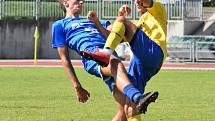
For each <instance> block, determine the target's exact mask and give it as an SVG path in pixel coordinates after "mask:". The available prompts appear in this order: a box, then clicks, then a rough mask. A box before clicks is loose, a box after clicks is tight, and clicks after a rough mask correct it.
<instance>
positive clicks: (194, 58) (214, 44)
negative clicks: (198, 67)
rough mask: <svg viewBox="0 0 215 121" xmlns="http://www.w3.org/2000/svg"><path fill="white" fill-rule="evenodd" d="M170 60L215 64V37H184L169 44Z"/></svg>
mask: <svg viewBox="0 0 215 121" xmlns="http://www.w3.org/2000/svg"><path fill="white" fill-rule="evenodd" d="M167 48H168V60H167V61H171V62H172V61H180V62H203V61H204V62H215V36H184V37H181V40H180V39H176V40H175V41H170V42H168V43H167Z"/></svg>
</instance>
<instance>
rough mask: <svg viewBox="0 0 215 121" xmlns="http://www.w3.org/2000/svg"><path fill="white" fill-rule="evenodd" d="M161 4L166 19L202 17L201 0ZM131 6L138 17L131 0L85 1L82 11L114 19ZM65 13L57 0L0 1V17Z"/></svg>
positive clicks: (171, 0)
mask: <svg viewBox="0 0 215 121" xmlns="http://www.w3.org/2000/svg"><path fill="white" fill-rule="evenodd" d="M160 1H161V3H163V4H164V6H165V8H166V10H167V15H168V20H184V19H186V18H187V19H193V18H198V19H201V18H202V0H160ZM123 4H127V5H129V6H130V7H131V10H132V13H131V15H130V16H129V18H130V19H134V20H135V19H138V18H139V16H138V14H137V12H136V9H135V5H134V0H85V1H84V9H83V12H82V14H81V16H82V17H85V16H86V14H87V12H88V11H89V10H93V11H96V12H97V14H98V16H99V18H100V19H114V18H115V17H116V16H117V13H118V9H119V7H120V6H121V5H123ZM63 16H64V13H63V11H62V10H61V8H60V7H59V4H58V2H57V0H0V19H4V18H8V17H18V18H19V17H20V18H26V17H27V18H33V19H39V18H60V17H63Z"/></svg>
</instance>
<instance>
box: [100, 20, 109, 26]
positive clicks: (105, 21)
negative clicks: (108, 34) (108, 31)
mask: <svg viewBox="0 0 215 121" xmlns="http://www.w3.org/2000/svg"><path fill="white" fill-rule="evenodd" d="M100 22H101V24H102V26H103V27H104V28H107V27H108V26H109V25H110V24H111V23H110V21H108V20H100Z"/></svg>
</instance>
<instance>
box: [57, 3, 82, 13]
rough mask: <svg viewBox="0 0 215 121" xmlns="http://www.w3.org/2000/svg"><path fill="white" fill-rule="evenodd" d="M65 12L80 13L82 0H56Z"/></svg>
mask: <svg viewBox="0 0 215 121" xmlns="http://www.w3.org/2000/svg"><path fill="white" fill-rule="evenodd" d="M58 2H59V3H60V6H61V8H62V9H63V11H64V12H65V13H68V12H70V13H72V14H80V13H81V11H82V5H83V2H84V1H83V0H58Z"/></svg>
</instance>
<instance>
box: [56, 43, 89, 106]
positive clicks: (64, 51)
mask: <svg viewBox="0 0 215 121" xmlns="http://www.w3.org/2000/svg"><path fill="white" fill-rule="evenodd" d="M57 50H58V53H59V55H60V58H61V61H62V64H63V66H64V69H65V70H66V72H67V74H68V75H69V78H70V80H71V82H72V85H73V87H74V90H75V92H76V96H77V99H78V101H79V102H82V103H84V102H86V101H87V100H88V98H89V97H90V94H89V92H88V91H87V90H85V89H84V88H82V86H81V83H80V82H79V80H78V78H77V76H76V73H75V71H74V68H73V65H72V63H71V61H70V58H69V51H68V48H67V47H66V46H64V47H58V49H57Z"/></svg>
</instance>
